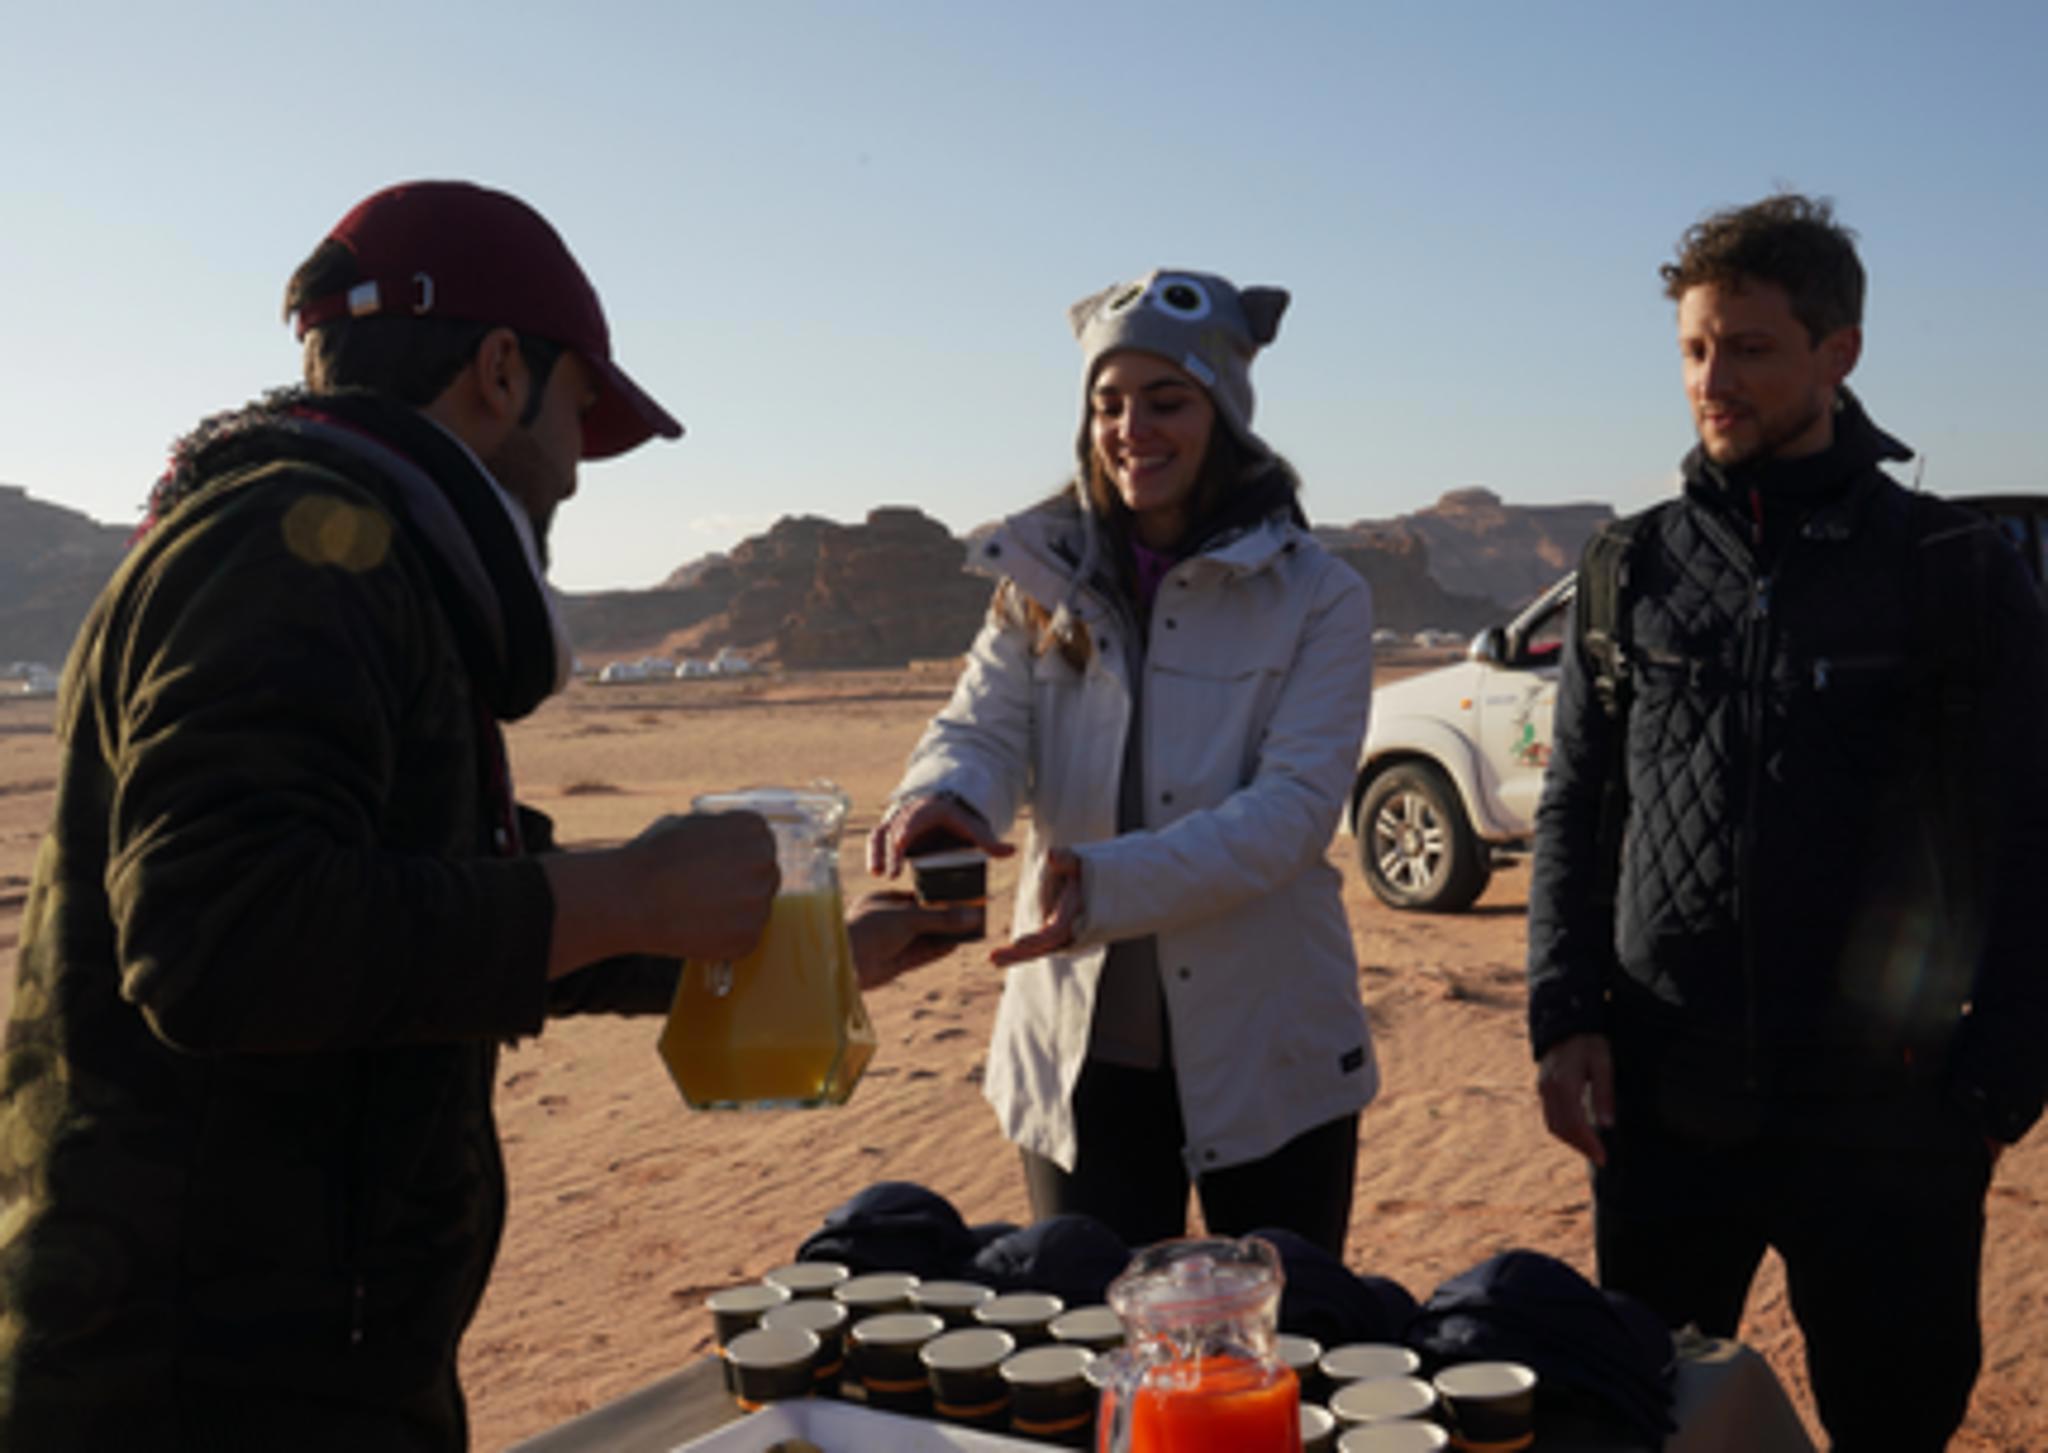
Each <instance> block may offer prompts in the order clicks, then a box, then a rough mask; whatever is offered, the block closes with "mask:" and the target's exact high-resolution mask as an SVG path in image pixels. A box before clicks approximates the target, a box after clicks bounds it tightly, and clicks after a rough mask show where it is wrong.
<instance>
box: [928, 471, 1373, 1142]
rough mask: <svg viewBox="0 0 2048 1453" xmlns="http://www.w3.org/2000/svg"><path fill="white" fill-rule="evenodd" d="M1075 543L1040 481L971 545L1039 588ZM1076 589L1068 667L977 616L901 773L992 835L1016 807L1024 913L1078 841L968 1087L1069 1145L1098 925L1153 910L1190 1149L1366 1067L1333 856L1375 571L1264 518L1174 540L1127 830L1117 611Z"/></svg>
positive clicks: (1259, 1134) (1300, 1115) (1308, 1124)
mask: <svg viewBox="0 0 2048 1453" xmlns="http://www.w3.org/2000/svg"><path fill="white" fill-rule="evenodd" d="M1080 546H1081V523H1080V519H1079V515H1078V512H1077V509H1076V507H1075V506H1074V505H1073V504H1072V503H1071V502H1070V501H1068V500H1064V499H1062V500H1055V501H1053V502H1050V503H1048V504H1044V505H1040V506H1039V507H1037V508H1036V509H1033V510H1030V511H1027V512H1026V513H1024V514H1021V515H1018V516H1015V517H1013V518H1012V519H1010V520H1008V521H1006V522H1005V523H1004V524H1003V525H1002V526H1001V527H1000V528H999V529H998V530H997V531H996V532H995V533H994V534H993V535H992V536H990V537H989V538H988V539H986V540H984V541H983V542H981V543H980V544H978V545H976V546H974V547H973V548H972V551H971V554H970V559H969V564H970V568H973V569H976V570H978V571H980V572H981V573H984V574H989V575H995V576H998V577H1007V578H1008V579H1010V580H1011V581H1013V582H1014V583H1015V584H1016V586H1017V588H1018V589H1020V590H1022V591H1023V592H1024V593H1025V594H1026V595H1028V596H1029V597H1031V598H1032V599H1033V600H1036V601H1037V602H1039V603H1040V604H1042V605H1044V606H1045V607H1046V608H1047V609H1048V610H1051V609H1054V608H1056V607H1057V606H1058V605H1059V604H1060V603H1061V602H1062V601H1063V600H1067V599H1068V598H1069V594H1070V591H1069V586H1070V583H1071V572H1072V571H1073V569H1074V564H1073V562H1074V561H1075V560H1076V559H1078V558H1079V556H1080V554H1081V549H1080ZM1073 609H1074V614H1075V616H1076V617H1077V618H1078V619H1079V620H1081V621H1082V622H1083V623H1084V624H1085V625H1086V626H1087V628H1088V631H1089V634H1090V635H1091V636H1092V637H1093V639H1094V643H1095V647H1096V649H1095V651H1094V653H1093V655H1092V657H1091V659H1090V661H1089V663H1088V666H1087V668H1086V670H1085V671H1081V672H1076V671H1075V670H1074V669H1073V668H1072V667H1071V666H1069V665H1068V664H1067V662H1066V661H1065V660H1064V659H1063V658H1062V657H1061V656H1060V654H1059V653H1058V651H1056V650H1053V651H1048V652H1047V653H1045V654H1044V655H1033V654H1032V650H1031V636H1030V633H1029V632H1028V631H1027V630H1025V629H1023V628H1021V627H1019V626H1016V625H1005V624H1002V623H999V622H997V621H994V620H991V621H990V622H989V623H988V624H987V625H986V626H984V627H983V629H982V631H981V634H980V636H979V637H978V638H977V639H976V641H975V643H974V646H973V648H972V651H971V653H970V655H969V658H968V663H967V668H966V670H965V671H964V672H963V673H962V675H961V677H960V681H959V684H958V686H956V687H955V689H954V692H953V697H952V700H951V701H950V702H948V703H947V705H946V707H945V709H944V710H943V711H941V712H940V713H939V715H938V716H937V717H936V718H935V719H934V720H933V721H932V724H931V726H930V727H929V728H928V729H927V730H926V732H925V734H924V736H923V738H922V739H921V740H920V741H919V742H918V744H917V747H916V749H915V750H914V751H913V752H912V754H911V759H910V766H909V769H908V771H907V773H906V775H905V776H904V779H903V781H902V783H901V784H900V785H899V786H898V788H897V789H896V798H897V800H902V799H904V798H907V797H913V796H918V795H922V794H927V793H934V792H941V791H946V792H953V793H956V794H958V795H959V796H960V797H962V798H963V799H965V800H966V801H967V802H969V803H970V804H972V805H973V806H974V807H975V809H976V810H978V811H979V812H980V813H981V814H982V815H983V816H984V817H985V818H987V820H988V822H989V824H990V826H991V827H993V828H994V830H995V831H996V833H997V834H998V835H999V836H1000V835H1005V834H1007V832H1008V831H1009V828H1010V826H1011V824H1012V823H1013V822H1014V820H1015V818H1016V817H1017V814H1018V812H1019V811H1020V810H1021V809H1022V808H1024V807H1026V806H1028V807H1029V808H1030V811H1031V828H1030V832H1029V835H1028V837H1027V838H1026V841H1025V844H1024V853H1023V859H1022V874H1021V877H1020V879H1019V882H1018V891H1017V906H1016V922H1017V925H1018V931H1020V932H1022V931H1025V930H1028V929H1030V928H1032V927H1035V926H1036V925H1037V924H1038V923H1039V922H1040V921H1041V919H1040V912H1039V903H1038V878H1039V874H1040V870H1041V868H1042V866H1043V864H1044V860H1045V854H1046V851H1047V850H1048V849H1049V848H1052V847H1065V848H1071V849H1073V850H1074V851H1075V852H1076V853H1078V855H1079V856H1080V858H1081V860H1082V864H1083V873H1084V889H1085V897H1084V902H1085V917H1084V920H1083V922H1082V924H1081V926H1080V934H1079V937H1078V940H1077V942H1076V943H1075V945H1074V947H1073V948H1072V949H1071V950H1070V951H1069V952H1066V953H1062V954H1058V955H1055V956H1053V957H1051V958H1049V959H1043V960H1039V961H1037V962H1034V963H1030V964H1024V965H1020V966H1018V967H1016V968H1013V969H1011V970H1010V971H1009V975H1008V979H1007V982H1006V983H1005V986H1004V991H1003V1001H1002V1005H1001V1008H1000V1009H999V1010H998V1012H997V1016H996V1027H995V1040H994V1043H993V1045H992V1046H991V1049H990V1052H989V1063H988V1070H987V1075H986V1078H985V1081H984V1093H985V1094H986V1095H987V1097H988V1099H989V1102H990V1103H991V1104H992V1105H994V1106H995V1109H996V1113H997V1115H998V1117H999V1118H1000V1119H1001V1121H1002V1125H1003V1132H1004V1134H1005V1135H1006V1136H1008V1137H1009V1138H1010V1139H1011V1140H1012V1141H1014V1142H1015V1143H1017V1144H1019V1145H1021V1146H1024V1147H1025V1148H1027V1149H1030V1150H1033V1151H1036V1152H1038V1153H1039V1154H1041V1155H1045V1156H1047V1157H1049V1158H1051V1159H1052V1160H1054V1161H1057V1162H1058V1163H1059V1164H1061V1165H1062V1166H1065V1167H1068V1168H1071V1167H1072V1166H1073V1163H1074V1155H1075V1137H1074V1119H1073V1114H1072V1111H1071V1109H1070V1108H1069V1107H1070V1103H1071V1098H1072V1094H1073V1089H1074V1085H1075V1082H1076V1081H1077V1080H1078V1079H1079V1077H1080V1073H1081V1065H1082V1061H1083V1059H1084V1058H1085V1057H1086V1054H1087V1050H1088V1040H1089V1026H1090V1022H1091V1016H1092V1015H1093V1012H1094V1006H1095V992H1096V985H1097V983H1098V982H1099V980H1100V977H1101V973H1102V963H1103V959H1104V956H1105V950H1106V946H1107V945H1108V944H1110V943H1111V942H1114V941H1116V940H1120V939H1130V938H1140V937H1143V936H1145V935H1147V934H1151V935H1155V936H1156V938H1157V941H1158V948H1159V974H1160V980H1161V985H1162V987H1163V990H1164V993H1165V996H1166V1004H1167V1013H1168V1017H1169V1021H1170V1025H1171V1030H1172V1035H1173V1062H1174V1068H1175V1070H1176V1071H1177V1073H1178V1077H1179V1083H1180V1101H1181V1110H1182V1118H1183V1121H1184V1123H1185V1126H1186V1132H1187V1142H1186V1145H1185V1148H1184V1155H1185V1158H1186V1161H1187V1165H1188V1169H1189V1171H1190V1173H1191V1174H1195V1175H1199V1174H1201V1173H1202V1172H1204V1171H1210V1170H1218V1169H1221V1168H1223V1167H1226V1166H1231V1165H1237V1164H1241V1163H1243V1162H1246V1161H1251V1160H1257V1159H1259V1158H1260V1157H1262V1156H1265V1155H1268V1154H1271V1153H1272V1152H1273V1151H1275V1150H1277V1149H1279V1148H1280V1147H1281V1146H1282V1145H1284V1144H1285V1143H1286V1142H1287V1141H1289V1140H1290V1139H1292V1138H1293V1137H1294V1136H1296V1135H1299V1134H1300V1133H1302V1132H1303V1131H1305V1130H1308V1129H1311V1128H1313V1127H1315V1126H1317V1125H1320V1124H1323V1123H1325V1122H1327V1121H1329V1120H1332V1119H1335V1118H1336V1117H1338V1116H1340V1115H1345V1114H1349V1113H1350V1112H1352V1111H1354V1110H1357V1109H1359V1108H1361V1107H1363V1106H1364V1105H1365V1104H1366V1103H1367V1102H1369V1101H1370V1100H1371V1099H1372V1097H1373V1095H1374V1093H1375V1092H1376V1091H1377V1089H1378V1087H1379V1071H1378V1067H1377V1064H1376V1062H1375V1060H1374V1057H1373V1051H1372V1041H1371V1038H1370V1035H1369V1032H1368V1030H1367V1028H1366V1023H1365V1014H1364V1009H1363V1005H1362V1003H1361V1001H1360V998H1359V991H1358V963H1357V957H1356V954H1355V952H1354V950H1353V947H1352V942H1351V932H1350V927H1349V925H1348V923H1347V922H1346V920H1345V917H1344V908H1343V902H1342V879H1341V876H1340V875H1339V873H1338V871H1337V869H1336V868H1335V867H1334V866H1332V865H1331V863H1330V861H1329V856H1328V850H1329V844H1330V838H1331V835H1332V834H1333V833H1334V832H1335V830H1336V826H1337V820H1338V817H1339V815H1340V813H1341V812H1342V809H1343V804H1344V800H1345V795H1346V793H1347V791H1348V790H1349V786H1350V783H1351V779H1352V773H1353V771H1354V769H1355V767H1356V764H1357V761H1358V749H1359V743H1360V741H1361V740H1362V739H1363V737H1364V734H1365V727H1366V718H1367V714H1368V713H1369V711H1370V710H1371V704H1372V602H1371V594H1370V592H1369V591H1368V589H1367V588H1366V585H1365V582H1364V581H1363V580H1361V579H1360V578H1359V577H1358V575H1357V574H1356V572H1354V571H1353V570H1351V569H1350V568H1349V567H1348V566H1346V565H1344V564H1343V563H1342V562H1341V561H1338V560H1335V559H1333V558H1332V557H1331V556H1329V555H1328V554H1327V553H1325V552H1324V550H1323V549H1322V547H1321V546H1319V545H1317V544H1316V542H1315V540H1314V539H1313V537H1311V536H1310V535H1309V534H1308V533H1307V532H1306V531H1303V530H1301V529H1299V528H1297V527H1296V526H1294V525H1292V524H1289V523H1287V522H1285V521H1281V520H1271V521H1268V522H1266V523H1264V524H1262V525H1259V526H1257V527H1255V528H1253V529H1251V530H1249V531H1246V532H1245V533H1243V534H1240V535H1237V536H1236V537H1234V538H1231V539H1227V540H1225V541H1223V542H1221V543H1219V544H1217V545H1216V546H1214V547H1213V548H1211V549H1210V550H1208V551H1207V552H1205V553H1203V554H1201V555H1198V556H1195V557H1193V558H1191V559H1188V560H1185V561H1182V562H1181V563H1180V564H1178V565H1176V566H1175V567H1174V568H1173V570H1172V572H1171V573H1170V574H1168V576H1167V577H1166V579H1165V580H1164V582H1162V584H1161V585H1160V587H1159V594H1158V596H1157V598H1156V600H1155V602H1154V604H1153V608H1152V620H1151V627H1150V629H1151V639H1150V640H1149V641H1148V642H1147V643H1146V650H1145V681H1144V697H1143V700H1144V710H1143V712H1142V722H1143V730H1144V733H1145V738H1144V741H1143V743H1142V744H1141V746H1142V751H1141V753H1140V760H1141V761H1142V763H1143V772H1144V778H1145V781H1144V802H1145V830H1144V831H1142V832H1130V833H1125V834H1123V835H1121V836H1119V835H1118V834H1117V830H1116V823H1117V792H1118V778H1119V776H1120V774H1121V769H1122V764H1123V760H1124V737H1125V733H1126V731H1127V730H1128V728H1129V724H1130V719H1131V695H1130V688H1129V676H1128V670H1127V662H1128V658H1129V654H1130V653H1129V649H1128V648H1129V641H1128V639H1127V632H1128V629H1129V628H1128V626H1127V624H1126V622H1125V617H1124V616H1123V614H1122V613H1121V612H1119V611H1117V610H1115V609H1114V608H1113V607H1112V606H1111V605H1110V603H1109V602H1107V601H1106V600H1104V599H1102V598H1101V597H1100V596H1099V595H1097V594H1096V593H1094V592H1093V591H1089V590H1083V591H1082V592H1080V593H1079V595H1078V596H1077V597H1075V598H1074V600H1073Z"/></svg>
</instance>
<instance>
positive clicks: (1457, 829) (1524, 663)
mask: <svg viewBox="0 0 2048 1453" xmlns="http://www.w3.org/2000/svg"><path fill="white" fill-rule="evenodd" d="M1573 581H1574V577H1572V576H1569V575H1567V576H1566V577H1565V578H1564V579H1562V580H1560V581H1558V582H1557V584H1555V585H1553V586H1551V587H1550V589H1548V590H1546V591H1544V592H1543V594H1541V595H1539V596H1538V597H1537V598H1536V600H1535V602H1534V603H1533V604H1531V605H1529V606H1528V607H1527V608H1526V609H1524V610H1523V611H1522V612H1521V613H1520V614H1518V615H1517V616H1515V618H1514V619H1513V620H1511V621H1509V622H1508V623H1507V624H1506V625H1504V626H1489V627H1487V628H1486V629H1485V630H1483V631H1481V632H1480V633H1479V634H1478V635H1477V636H1476V637H1474V638H1473V641H1472V646H1471V649H1470V650H1469V651H1467V652H1466V655H1465V659H1464V660H1463V661H1460V662H1458V663H1457V664H1456V665H1452V666H1445V667H1442V668H1440V669H1439V670H1435V671H1425V672H1423V673H1422V674H1421V675H1419V676H1411V677H1409V678H1407V679H1406V680H1404V681H1396V682H1394V683H1393V684H1391V685H1388V686H1382V687H1380V688H1379V689H1378V690H1377V691H1375V692H1373V694H1372V726H1371V728H1370V729H1369V731H1368V733H1367V735H1366V739H1365V752H1364V755H1363V756H1362V757H1361V758H1360V761H1359V767H1358V776H1357V779H1356V780H1355V781H1354V782H1353V784H1352V789H1351V813H1350V819H1349V820H1350V825H1351V830H1352V832H1353V833H1354V834H1355V835H1356V836H1357V838H1358V861H1359V865H1360V866H1361V867H1362V868H1364V870H1365V881H1366V882H1367V883H1369V884H1371V885H1372V890H1373V892H1374V893H1377V894H1378V895H1379V897H1380V899H1381V901H1382V902H1384V903H1386V904H1388V905H1390V906H1391V907H1394V908H1420V909H1425V910H1431V911H1435V912H1440V913H1449V912H1455V911H1457V910H1458V909H1461V908H1466V907H1469V906H1470V905H1471V903H1472V900H1473V899H1475V898H1477V897H1478V896H1479V895H1480V894H1481V893H1482V892H1484V891H1485V889H1486V884H1487V880H1488V879H1489V878H1491V877H1492V875H1493V863H1494V858H1495V855H1496V854H1502V853H1512V852H1517V851H1522V850H1525V849H1526V848H1527V846H1528V842H1529V835H1530V832H1531V831H1532V829H1533V825H1534V819H1535V813H1536V795H1537V793H1539V792H1540V791H1541V790H1542V788H1543V767H1544V764H1545V763H1546V762H1548V761H1549V760H1550V718H1551V713H1552V711H1553V709H1554V708H1555V706H1556V703H1557V667H1558V654H1559V652H1560V650H1561V649H1562V647H1563V644H1564V631H1565V627H1566V626H1567V624H1568V623H1569V621H1570V618H1571V617H1570V605H1571V599H1572V586H1573Z"/></svg>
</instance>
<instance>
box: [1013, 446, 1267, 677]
mask: <svg viewBox="0 0 2048 1453" xmlns="http://www.w3.org/2000/svg"><path fill="white" fill-rule="evenodd" d="M1084 490H1085V491H1086V492H1087V500H1086V501H1085V502H1084V504H1083V508H1086V509H1088V510H1089V511H1090V512H1091V513H1093V515H1094V516H1095V528H1096V529H1097V530H1098V531H1100V532H1101V537H1102V548H1101V550H1100V551H1099V552H1098V555H1097V565H1096V569H1097V571H1098V572H1099V573H1101V574H1103V575H1106V576H1108V577H1109V578H1110V579H1112V580H1114V581H1115V584H1116V589H1117V590H1118V592H1119V593H1121V594H1122V595H1123V596H1124V597H1125V598H1126V599H1132V598H1135V597H1136V594H1137V582H1136V579H1135V578H1134V561H1133V558H1132V551H1131V533H1132V530H1131V520H1132V514H1131V508H1130V506H1129V505H1127V504H1125V503H1124V501H1123V496H1122V495H1120V494H1118V493H1117V491H1116V485H1115V484H1114V483H1112V482H1111V480H1110V478H1109V474H1108V471H1107V470H1105V469H1104V468H1103V465H1102V461H1101V460H1100V459H1099V458H1097V457H1096V456H1095V455H1094V454H1093V452H1092V451H1091V453H1090V455H1089V459H1088V468H1087V471H1086V473H1085V474H1083V475H1082V476H1080V477H1078V478H1076V479H1075V480H1074V482H1073V483H1072V484H1070V485H1068V486H1067V488H1066V490H1064V491H1062V493H1070V494H1079V493H1081V492H1082V491H1084ZM1300 490H1301V480H1300V478H1299V476H1297V475H1296V474H1295V472H1294V467H1293V466H1292V465H1290V464H1289V463H1288V462H1287V461H1286V460H1284V459H1282V458H1280V457H1279V456H1277V455H1274V456H1272V457H1270V458H1266V459H1260V458H1258V457H1256V456H1254V455H1253V454H1252V453H1251V452H1250V451H1249V450H1247V449H1246V448H1245V447H1244V445H1243V444H1242V443H1240V442H1239V441H1238V438H1237V436H1236V435H1235V434H1233V433H1231V432H1230V430H1229V429H1228V428H1226V427H1224V425H1223V424H1222V422H1221V420H1218V422H1217V425H1216V428H1215V429H1214V430H1213V431H1212V432H1211V434H1210V436H1209V447H1208V448H1207V449H1206V450H1205V451H1203V454H1202V465H1201V468H1200V469H1199V470H1197V471H1196V473H1195V484H1194V488H1193V489H1192V490H1191V491H1190V492H1189V495H1188V512H1187V519H1188V523H1187V527H1186V529H1185V530H1184V531H1183V533H1182V535H1181V538H1180V539H1179V540H1178V541H1176V542H1175V546H1174V553H1176V554H1186V553H1189V552H1190V551H1192V550H1195V549H1198V548H1200V547H1201V545H1202V544H1204V543H1205V542H1206V541H1207V540H1208V539H1209V538H1210V537H1211V536H1212V535H1214V534H1216V533H1217V532H1218V531H1220V530H1222V529H1224V528H1226V527H1227V526H1230V525H1238V524H1243V525H1249V524H1251V523H1252V522H1253V520H1254V519H1256V518H1262V517H1264V516H1265V515H1267V514H1269V513H1271V512H1272V511H1273V510H1275V509H1277V508H1280V507H1281V506H1282V505H1284V504H1291V503H1292V502H1293V501H1294V500H1295V499H1296V497H1297V496H1298V495H1299V493H1300ZM1294 512H1295V516H1296V518H1297V519H1299V518H1300V509H1299V506H1298V505H1297V506H1295V511H1294ZM989 611H990V614H991V615H993V616H994V617H995V618H996V619H998V620H1001V621H1008V622H1011V623H1014V624H1019V625H1022V626H1024V627H1025V628H1026V629H1028V630H1029V631H1030V632H1031V633H1032V645H1031V649H1032V652H1033V654H1035V655H1041V656H1042V655H1044V654H1045V653H1046V652H1047V651H1050V650H1057V651H1058V652H1059V653H1060V656H1061V657H1062V659H1064V660H1065V661H1066V663H1067V664H1068V665H1069V666H1072V667H1073V668H1074V669H1075V670H1076V671H1080V670H1083V669H1085V668H1086V667H1087V665H1088V661H1089V658H1090V657H1091V656H1093V655H1094V653H1095V643H1094V641H1093V640H1091V639H1090V637H1089V635H1088V628H1087V627H1086V626H1084V625H1082V624H1081V623H1080V622H1078V621H1076V622H1073V623H1072V624H1071V625H1070V627H1069V628H1068V629H1067V630H1066V631H1065V632H1063V633H1062V632H1055V631H1054V629H1053V620H1052V612H1051V611H1050V610H1048V609H1046V608H1045V607H1044V606H1042V605H1040V604H1039V603H1038V602H1037V601H1035V600H1032V599H1031V598H1030V597H1028V596H1026V595H1024V594H1023V592H1021V591H1019V590H1017V589H1016V588H1015V587H1014V586H1012V585H1010V584H1009V582H1007V581H1005V582H1004V583H1003V584H1002V585H999V586H997V587H996V593H995V599H994V600H993V601H992V602H991V604H990V606H989Z"/></svg>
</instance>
